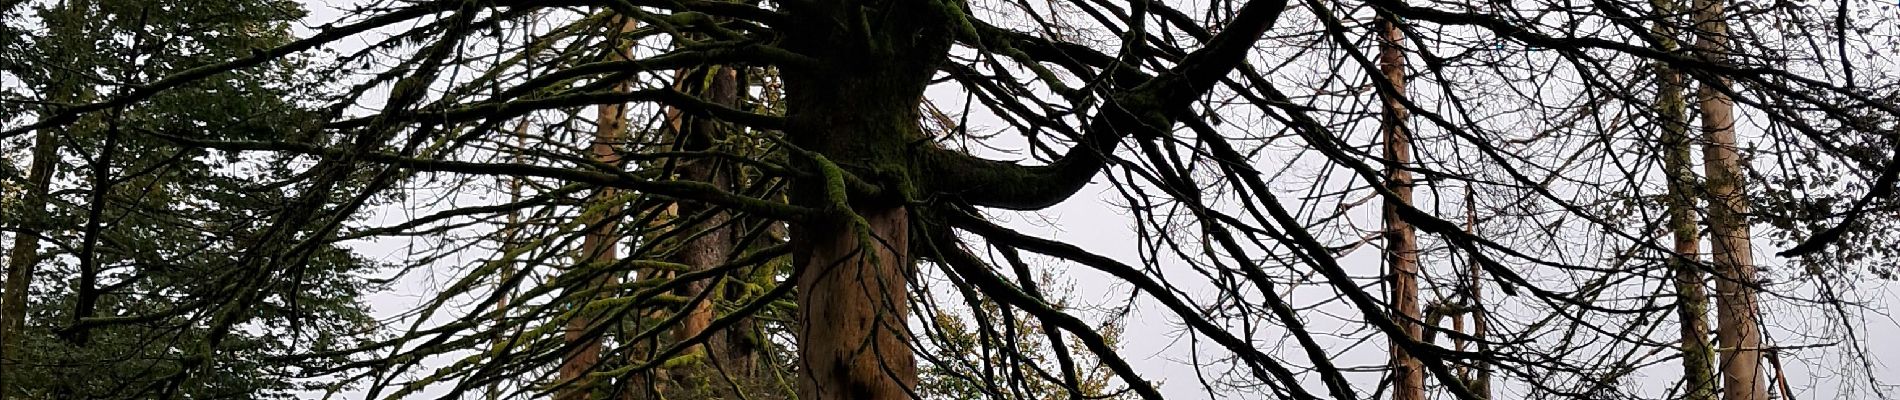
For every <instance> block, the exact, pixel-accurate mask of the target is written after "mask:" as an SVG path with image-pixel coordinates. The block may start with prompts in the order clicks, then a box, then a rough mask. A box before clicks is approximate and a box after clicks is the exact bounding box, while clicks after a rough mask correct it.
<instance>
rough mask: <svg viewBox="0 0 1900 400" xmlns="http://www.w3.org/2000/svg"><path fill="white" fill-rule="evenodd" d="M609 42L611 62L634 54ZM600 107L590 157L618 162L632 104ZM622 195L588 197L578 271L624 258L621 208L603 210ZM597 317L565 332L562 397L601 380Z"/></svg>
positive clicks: (623, 87) (598, 284)
mask: <svg viewBox="0 0 1900 400" xmlns="http://www.w3.org/2000/svg"><path fill="white" fill-rule="evenodd" d="M612 24H613V25H614V26H617V27H618V28H619V29H618V30H617V32H618V33H626V32H630V31H633V28H634V20H633V19H631V18H624V17H615V18H614V22H613V23H612ZM608 43H609V46H611V47H610V51H609V52H608V56H607V58H608V60H609V61H620V60H627V59H629V56H630V54H629V53H630V52H631V51H632V49H631V48H630V47H629V46H630V45H631V44H630V43H627V42H625V41H622V40H620V38H618V37H617V36H616V37H614V38H612V39H611V40H609V41H608ZM628 90H630V86H629V85H628V83H626V82H620V83H616V84H615V85H614V91H617V92H625V91H628ZM595 111H596V114H595V119H594V123H595V130H594V143H593V146H592V147H591V149H590V151H589V153H591V154H589V157H591V158H592V159H593V160H594V161H597V162H600V163H602V164H610V165H618V164H620V155H619V152H618V149H617V146H619V145H621V144H622V143H624V142H625V141H626V138H625V132H626V130H627V113H626V105H624V104H603V105H600V106H598V107H596V108H595ZM618 195H619V191H618V190H615V189H614V188H612V187H601V188H600V190H599V191H597V192H595V193H594V195H593V197H592V198H590V199H588V202H587V203H588V207H587V208H588V209H589V210H590V211H589V212H586V213H583V216H582V218H585V219H586V220H584V221H582V224H583V225H582V226H588V227H593V228H592V229H593V230H592V231H589V232H588V233H587V236H586V237H583V238H581V254H580V260H579V262H577V263H576V264H577V267H579V268H577V270H578V271H583V272H585V273H601V272H599V271H598V270H596V269H595V268H587V267H588V266H598V265H605V264H610V263H613V262H615V261H617V260H619V258H620V255H619V253H618V251H617V250H618V249H616V247H617V246H619V244H620V236H619V232H618V229H619V223H618V222H617V221H616V220H617V219H618V218H619V214H620V212H619V210H620V207H619V206H605V207H604V209H600V208H602V203H603V202H611V201H618V200H615V198H616V197H618ZM615 281H616V279H614V276H613V275H612V274H608V273H601V275H600V276H599V277H597V278H595V280H594V281H593V282H592V283H591V284H589V285H586V287H585V288H582V290H583V291H591V290H589V289H599V288H605V287H608V286H612V285H613V284H614V283H615ZM599 297H600V295H599V294H598V293H595V294H593V295H589V296H584V297H580V298H576V299H574V301H575V302H576V304H575V305H574V306H575V307H585V306H586V305H587V303H588V302H590V301H592V300H594V299H597V298H599ZM597 317H598V316H597V315H592V314H591V313H583V314H581V315H577V316H575V317H574V319H572V320H569V321H568V322H567V329H566V333H565V335H566V340H567V342H568V345H569V346H571V349H570V351H568V353H567V354H564V355H563V356H562V360H561V368H560V371H559V375H558V377H559V382H560V384H562V385H564V387H563V388H562V389H561V390H560V391H558V392H557V393H556V394H555V398H556V399H557V400H573V399H586V398H589V397H591V396H592V393H593V390H594V387H595V386H596V385H595V382H593V381H592V380H591V379H587V374H588V373H589V372H592V371H593V370H594V369H595V368H594V367H595V366H596V365H597V364H599V363H600V351H601V340H600V335H589V334H588V331H589V330H592V329H593V328H594V325H595V324H596V323H599V321H597V320H596V319H597ZM577 343H578V344H577Z"/></svg>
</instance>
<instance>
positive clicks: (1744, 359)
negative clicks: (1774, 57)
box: [1695, 0, 1768, 400]
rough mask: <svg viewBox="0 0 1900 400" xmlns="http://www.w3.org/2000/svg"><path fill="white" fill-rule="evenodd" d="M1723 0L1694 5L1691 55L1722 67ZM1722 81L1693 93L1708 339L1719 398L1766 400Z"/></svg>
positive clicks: (1730, 106) (1751, 268)
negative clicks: (1710, 300) (1706, 249)
mask: <svg viewBox="0 0 1900 400" xmlns="http://www.w3.org/2000/svg"><path fill="white" fill-rule="evenodd" d="M1724 3H1725V2H1724V1H1723V0H1696V2H1695V20H1696V25H1695V26H1696V31H1697V37H1696V50H1697V51H1698V52H1699V54H1700V55H1701V56H1702V57H1704V58H1706V59H1708V60H1711V61H1714V62H1717V63H1722V62H1725V61H1724V60H1725V58H1726V57H1725V56H1724V55H1723V54H1724V53H1725V52H1727V51H1728V23H1727V22H1726V21H1725V20H1724V19H1723V18H1725V17H1726V16H1725V15H1724V12H1723V9H1724V8H1725V4H1724ZM1726 86H1728V82H1727V80H1725V79H1722V78H1712V80H1704V81H1703V82H1702V87H1701V88H1700V90H1698V91H1697V92H1696V100H1697V102H1698V103H1700V107H1701V110H1702V135H1703V138H1704V140H1705V143H1704V144H1703V148H1702V158H1703V163H1704V166H1703V167H1704V168H1705V169H1706V174H1707V175H1708V182H1707V184H1706V185H1705V186H1706V189H1705V190H1706V192H1705V193H1704V194H1705V195H1706V196H1707V198H1708V202H1709V244H1710V250H1711V251H1710V256H1711V258H1712V259H1713V261H1714V265H1715V273H1716V274H1717V275H1718V276H1717V279H1716V282H1715V308H1716V315H1715V318H1716V327H1715V340H1716V342H1717V343H1718V344H1720V345H1721V350H1722V351H1724V352H1726V354H1724V355H1723V356H1722V399H1724V400H1767V399H1768V382H1767V380H1766V379H1763V378H1762V372H1761V346H1762V341H1761V326H1760V321H1758V320H1757V319H1756V313H1755V310H1756V300H1755V292H1754V289H1753V288H1752V286H1754V285H1755V262H1754V254H1753V249H1752V248H1751V246H1750V244H1749V226H1748V218H1747V215H1748V199H1747V198H1746V197H1745V191H1744V190H1743V186H1742V184H1743V182H1742V179H1743V175H1742V164H1741V157H1740V155H1739V154H1738V153H1737V152H1736V139H1735V114H1734V112H1735V102H1734V101H1733V100H1732V99H1730V98H1729V97H1728V94H1727V93H1724V92H1723V91H1724V90H1726V89H1727V88H1726Z"/></svg>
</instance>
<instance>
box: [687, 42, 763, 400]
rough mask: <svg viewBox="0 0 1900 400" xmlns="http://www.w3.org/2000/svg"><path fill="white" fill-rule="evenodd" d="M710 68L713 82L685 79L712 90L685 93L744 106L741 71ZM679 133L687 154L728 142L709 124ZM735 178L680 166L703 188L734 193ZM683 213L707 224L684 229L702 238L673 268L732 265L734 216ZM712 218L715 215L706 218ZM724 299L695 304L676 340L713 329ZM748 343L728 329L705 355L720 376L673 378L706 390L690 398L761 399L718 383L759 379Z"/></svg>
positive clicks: (696, 163)
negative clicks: (716, 311)
mask: <svg viewBox="0 0 1900 400" xmlns="http://www.w3.org/2000/svg"><path fill="white" fill-rule="evenodd" d="M707 68H710V70H708V71H705V72H706V73H710V74H711V77H710V79H706V77H703V76H701V75H699V74H688V75H686V76H687V77H689V78H688V79H687V80H689V81H692V82H706V83H709V84H710V85H708V86H705V87H698V88H683V89H687V90H692V91H691V92H689V93H695V94H697V95H699V96H700V97H701V98H703V99H705V100H706V101H708V102H711V103H713V104H719V105H724V106H727V107H735V108H736V106H737V105H738V103H739V79H738V78H739V75H738V73H737V70H736V69H734V68H731V67H728V66H711V67H707ZM679 127H680V128H683V129H678V130H677V134H678V136H677V138H676V140H678V141H679V143H680V146H679V147H680V150H683V151H687V152H705V151H712V150H717V149H716V148H715V147H716V146H717V145H718V143H720V142H722V141H725V140H726V138H727V136H728V135H727V132H726V131H725V129H726V127H723V126H721V125H720V124H719V123H718V122H717V121H715V120H713V119H710V118H699V117H692V118H688V119H687V121H685V122H684V123H681V124H679ZM731 172H732V171H731V170H730V169H729V166H728V164H726V163H725V162H723V161H722V160H720V159H719V158H716V157H700V158H686V159H683V160H682V161H681V162H680V164H679V179H680V180H684V181H691V182H703V183H706V184H710V185H712V186H713V187H715V188H719V189H720V190H732V188H733V187H734V186H736V184H737V182H734V181H733V178H732V173H731ZM678 212H679V215H680V216H682V217H687V218H702V217H703V218H704V219H701V220H699V222H697V223H693V224H691V225H690V226H684V227H681V228H680V229H684V230H685V232H691V233H692V234H694V235H698V236H695V237H692V238H690V239H688V240H687V241H686V242H685V243H683V244H682V245H681V247H680V248H679V249H678V250H677V251H676V252H675V253H674V255H673V261H674V262H677V263H680V264H685V265H688V266H691V267H692V268H693V269H694V270H706V269H712V268H716V267H719V266H722V265H725V264H726V263H727V262H730V261H731V259H732V256H733V252H734V249H735V248H736V247H737V246H738V243H737V241H738V237H737V236H736V231H735V229H733V227H732V226H731V225H732V224H731V220H732V216H731V215H729V214H727V213H725V212H724V211H722V210H721V208H719V207H715V206H710V205H707V204H703V203H695V202H682V203H680V205H679V208H678ZM707 213H710V215H703V216H702V215H701V214H707ZM712 283H713V282H712V281H705V280H702V281H697V282H692V283H690V284H688V285H687V287H686V288H684V289H682V290H681V291H680V293H679V295H681V296H682V297H685V298H694V297H695V296H698V295H699V294H700V293H702V292H705V291H707V290H714V289H717V288H716V287H715V286H713V285H712ZM723 298H724V296H721V293H713V294H711V295H708V296H707V297H706V300H704V301H700V302H696V303H694V304H693V305H692V308H691V309H689V310H684V311H682V312H687V313H689V314H687V316H686V318H684V319H683V320H682V325H681V326H680V327H679V329H678V330H676V331H674V339H675V340H679V341H685V340H688V339H690V338H692V337H694V336H697V335H699V334H700V333H701V332H704V331H705V330H706V329H707V328H709V327H710V325H712V320H713V317H714V315H713V307H712V306H713V302H714V301H718V300H720V299H723ZM746 337H747V336H746V332H744V331H742V330H739V329H734V328H728V329H725V330H723V331H721V332H715V333H714V335H713V336H712V337H711V338H709V339H708V340H707V343H706V345H705V346H703V347H702V350H701V351H704V352H706V354H707V355H708V356H710V357H709V358H707V359H708V360H709V361H710V362H712V363H717V365H718V367H719V368H720V370H717V371H715V370H713V369H712V365H699V366H694V367H691V368H685V369H683V370H681V371H669V372H672V373H673V374H674V375H675V376H676V379H679V380H697V381H699V382H695V384H696V386H703V387H704V388H705V389H706V390H698V391H691V392H688V393H687V394H688V395H698V396H718V397H719V398H729V399H740V398H749V397H753V396H756V395H757V394H752V395H750V396H746V395H742V394H741V393H732V392H731V391H734V390H744V387H743V386H742V387H738V388H735V387H731V385H728V384H726V383H725V382H724V379H718V375H717V374H721V373H723V374H726V375H728V376H730V377H731V378H732V379H733V381H734V382H736V383H739V384H741V385H745V384H747V383H750V382H752V380H753V379H756V378H758V377H756V376H754V375H756V372H755V371H756V365H755V364H756V346H752V345H749V344H748V343H747V342H746V339H745V338H746ZM715 387H718V388H723V389H716V388H715Z"/></svg>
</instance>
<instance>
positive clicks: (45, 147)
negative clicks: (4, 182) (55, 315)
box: [0, 129, 59, 399]
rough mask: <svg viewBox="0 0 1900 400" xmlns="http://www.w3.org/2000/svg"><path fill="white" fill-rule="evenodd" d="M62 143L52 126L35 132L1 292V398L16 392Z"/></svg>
mask: <svg viewBox="0 0 1900 400" xmlns="http://www.w3.org/2000/svg"><path fill="white" fill-rule="evenodd" d="M58 156H59V147H58V144H57V142H56V141H55V140H54V138H53V133H52V131H51V130H50V129H41V130H40V131H39V132H36V133H34V135H33V161H32V164H31V165H29V166H28V167H27V175H26V180H27V187H26V193H23V195H22V196H21V198H20V208H19V209H20V210H21V213H22V214H26V215H24V218H19V219H18V220H16V221H18V222H20V225H21V226H20V230H19V231H17V232H14V234H13V247H12V248H10V249H9V250H8V252H7V265H6V270H7V280H6V287H5V289H4V290H5V293H4V294H0V399H5V398H7V397H8V395H9V394H11V393H12V392H13V387H14V383H15V382H16V381H15V379H14V377H13V375H15V374H17V373H18V372H19V371H18V368H17V366H18V364H19V362H20V360H19V357H20V345H21V344H22V343H23V342H24V341H23V340H22V338H23V336H25V333H26V302H27V293H26V292H27V291H28V290H29V289H30V288H32V283H33V269H34V268H35V267H36V266H37V264H39V251H40V238H39V235H40V230H39V229H37V228H38V227H40V226H43V225H44V223H45V218H46V200H47V199H46V196H47V190H46V189H47V185H50V184H51V183H52V178H53V164H56V163H58V162H59V161H58V160H55V159H54V158H55V157H58Z"/></svg>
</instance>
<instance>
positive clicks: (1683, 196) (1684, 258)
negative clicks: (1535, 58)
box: [1651, 0, 1715, 400]
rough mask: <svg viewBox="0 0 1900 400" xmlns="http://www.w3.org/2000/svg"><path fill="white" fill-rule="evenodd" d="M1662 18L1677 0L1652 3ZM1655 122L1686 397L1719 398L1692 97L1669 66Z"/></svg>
mask: <svg viewBox="0 0 1900 400" xmlns="http://www.w3.org/2000/svg"><path fill="white" fill-rule="evenodd" d="M1651 4H1652V5H1653V6H1654V7H1653V8H1654V9H1655V13H1656V14H1657V15H1659V16H1672V15H1676V13H1677V11H1676V9H1677V7H1676V4H1675V2H1674V1H1672V0H1655V1H1651ZM1652 33H1655V34H1656V35H1657V36H1660V37H1662V38H1663V47H1664V48H1663V49H1662V50H1663V51H1675V50H1677V47H1679V45H1678V44H1677V43H1676V35H1677V34H1678V32H1677V30H1676V27H1675V25H1674V24H1673V21H1672V20H1669V19H1665V20H1664V21H1662V22H1658V23H1657V24H1656V25H1655V27H1654V28H1653V29H1652ZM1656 91H1657V95H1656V110H1655V111H1656V120H1657V125H1658V126H1659V127H1661V128H1662V138H1661V140H1660V142H1661V143H1660V144H1661V147H1662V164H1663V170H1664V171H1663V176H1664V179H1666V180H1668V183H1667V184H1668V190H1667V193H1665V196H1666V197H1667V199H1665V201H1664V204H1666V206H1667V208H1668V211H1667V213H1668V215H1669V222H1668V223H1669V231H1670V236H1671V237H1672V238H1673V240H1674V242H1675V243H1674V251H1675V254H1674V255H1673V257H1671V258H1670V259H1669V262H1668V266H1669V269H1670V271H1672V272H1673V273H1674V274H1675V288H1676V317H1677V319H1678V321H1679V322H1680V326H1681V329H1680V334H1679V335H1678V336H1679V339H1680V340H1681V342H1682V344H1681V346H1682V383H1683V393H1684V395H1683V399H1684V400H1715V368H1714V362H1713V358H1714V356H1715V355H1714V353H1713V352H1712V351H1711V349H1710V347H1709V317H1708V315H1709V300H1708V299H1709V293H1708V289H1707V288H1706V285H1707V282H1708V277H1707V276H1705V275H1703V274H1702V270H1701V269H1700V268H1701V267H1700V266H1698V265H1697V262H1696V259H1697V257H1699V256H1700V254H1701V253H1702V247H1701V232H1700V226H1698V224H1697V223H1696V222H1697V221H1696V194H1695V189H1694V188H1695V181H1696V173H1695V170H1694V168H1693V165H1692V164H1691V163H1690V154H1691V153H1692V151H1691V148H1690V147H1691V146H1690V143H1689V115H1688V100H1687V99H1686V96H1685V93H1686V92H1687V91H1688V89H1687V86H1684V82H1683V76H1682V73H1681V72H1680V71H1676V70H1675V69H1674V68H1670V67H1669V66H1668V65H1664V64H1660V63H1658V64H1657V65H1656Z"/></svg>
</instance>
